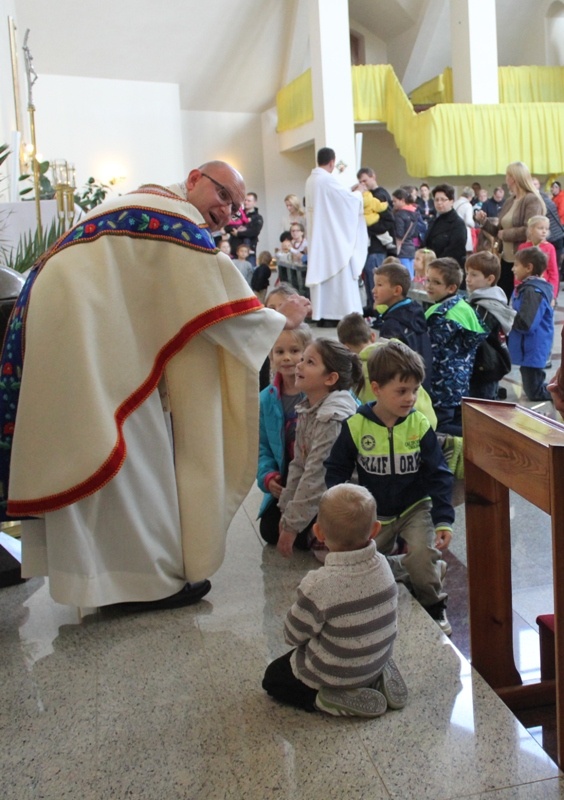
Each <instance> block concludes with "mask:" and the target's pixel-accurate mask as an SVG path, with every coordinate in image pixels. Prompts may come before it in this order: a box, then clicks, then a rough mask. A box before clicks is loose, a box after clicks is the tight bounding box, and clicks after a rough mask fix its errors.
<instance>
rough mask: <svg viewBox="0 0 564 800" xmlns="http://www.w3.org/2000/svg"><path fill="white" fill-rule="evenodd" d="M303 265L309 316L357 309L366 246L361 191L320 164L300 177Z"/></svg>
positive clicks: (325, 316)
mask: <svg viewBox="0 0 564 800" xmlns="http://www.w3.org/2000/svg"><path fill="white" fill-rule="evenodd" d="M305 191H306V213H307V229H308V265H307V278H306V284H307V286H308V287H309V290H310V295H311V302H312V306H313V319H314V320H319V319H341V318H342V317H344V316H345V315H346V314H350V313H351V312H353V311H358V312H360V313H362V301H361V298H360V290H359V286H358V279H359V277H360V275H361V273H362V269H363V267H364V263H365V261H366V253H367V250H368V233H367V230H366V222H365V219H364V214H363V209H362V196H361V195H360V193H357V192H351V191H350V190H349V189H347V188H346V187H345V186H343V184H342V183H340V182H339V181H338V180H337V178H335V177H333V175H331V174H330V173H329V172H327V170H325V169H323V168H322V167H316V168H315V169H314V170H312V172H311V175H310V176H309V178H308V179H307V182H306V190H305Z"/></svg>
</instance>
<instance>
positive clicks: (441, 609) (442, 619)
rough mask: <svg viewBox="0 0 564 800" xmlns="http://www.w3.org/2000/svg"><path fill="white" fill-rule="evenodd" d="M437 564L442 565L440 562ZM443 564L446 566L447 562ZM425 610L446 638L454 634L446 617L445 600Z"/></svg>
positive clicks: (426, 607)
mask: <svg viewBox="0 0 564 800" xmlns="http://www.w3.org/2000/svg"><path fill="white" fill-rule="evenodd" d="M437 563H438V564H440V561H439V562H437ZM443 563H444V564H445V566H446V562H443ZM440 566H441V571H442V569H443V567H442V564H440ZM424 608H425V611H426V612H427V614H429V616H430V617H431V619H434V620H435V622H436V623H437V625H438V626H439V628H440V629H441V630H442V632H443V633H444V634H446V636H450V635H451V633H452V626H451V624H450V622H449V621H448V617H447V615H446V608H445V603H444V600H439V601H438V602H437V603H433V605H432V606H424Z"/></svg>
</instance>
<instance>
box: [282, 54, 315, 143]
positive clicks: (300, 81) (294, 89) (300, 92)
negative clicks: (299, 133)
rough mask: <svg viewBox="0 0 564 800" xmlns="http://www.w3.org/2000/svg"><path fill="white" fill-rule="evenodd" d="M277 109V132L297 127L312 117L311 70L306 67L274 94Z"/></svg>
mask: <svg viewBox="0 0 564 800" xmlns="http://www.w3.org/2000/svg"><path fill="white" fill-rule="evenodd" d="M276 109H277V111H278V127H277V131H278V133H282V132H283V131H289V130H292V129H293V128H299V126H300V125H305V124H306V122H311V121H312V119H313V93H312V89H311V70H310V69H308V70H306V71H305V72H303V73H302V74H301V75H299V76H298V77H297V78H296V79H295V80H293V81H292V82H291V83H288V84H287V85H286V86H284V87H283V88H282V89H280V91H279V92H278V94H277V95H276Z"/></svg>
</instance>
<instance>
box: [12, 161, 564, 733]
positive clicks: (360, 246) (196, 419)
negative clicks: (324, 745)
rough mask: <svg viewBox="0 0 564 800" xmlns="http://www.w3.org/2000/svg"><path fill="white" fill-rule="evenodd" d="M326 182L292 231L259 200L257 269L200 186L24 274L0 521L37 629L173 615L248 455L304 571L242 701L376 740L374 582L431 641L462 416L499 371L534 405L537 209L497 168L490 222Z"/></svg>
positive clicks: (555, 276) (516, 179)
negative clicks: (46, 604) (347, 723)
mask: <svg viewBox="0 0 564 800" xmlns="http://www.w3.org/2000/svg"><path fill="white" fill-rule="evenodd" d="M335 163H336V157H335V153H334V151H333V150H331V148H322V150H320V151H319V153H318V156H317V167H316V168H314V170H313V171H312V174H311V176H310V178H309V179H308V182H307V185H306V191H305V207H303V206H302V204H301V203H300V201H299V200H298V197H297V196H296V195H288V196H287V197H286V198H285V201H284V202H285V205H286V209H287V212H288V215H287V216H285V217H284V220H283V227H284V230H283V231H282V233H281V235H280V237H279V239H280V242H279V250H278V251H276V252H275V255H274V256H273V254H272V252H271V251H270V250H262V251H261V250H259V248H258V244H259V238H260V234H261V231H262V227H263V218H262V216H261V215H260V213H259V210H258V206H257V203H258V198H257V195H256V194H255V193H254V192H245V186H244V182H243V179H242V177H241V176H240V175H239V173H237V172H236V170H234V169H233V168H231V167H230V166H229V165H227V164H225V163H224V162H219V161H213V162H209V163H207V164H204V165H202V166H201V167H199V168H197V169H194V170H192V171H191V172H190V174H189V175H188V178H187V179H186V181H185V182H183V183H181V184H178V185H175V186H173V187H158V186H152V185H150V186H147V187H142V188H141V189H140V190H139V192H138V193H137V194H132V195H128V196H126V197H125V198H119V199H118V200H114V201H112V202H111V203H109V204H106V206H104V207H103V208H102V210H101V212H100V211H99V212H98V213H97V214H96V216H95V217H91V218H87V220H86V222H81V223H79V227H78V228H75V229H74V230H73V231H71V232H70V233H69V235H68V237H66V238H65V239H63V240H61V241H60V242H59V243H58V244H57V246H56V248H55V249H54V250H53V251H52V252H51V253H50V254H49V256H48V257H47V258H46V259H45V260H43V261H41V262H40V263H39V264H38V265H36V267H35V268H34V269H33V270H32V272H31V274H30V277H29V278H28V282H27V283H26V286H25V287H24V290H22V294H21V295H20V298H19V299H18V303H17V304H16V308H15V310H14V313H13V315H12V318H11V321H10V324H9V329H8V333H7V337H6V340H5V343H4V350H3V354H2V367H1V369H2V374H3V376H4V378H5V380H4V397H3V401H2V403H3V406H2V412H3V414H4V420H5V424H4V428H3V435H2V438H1V440H0V444H1V445H2V448H1V450H0V452H1V453H2V463H0V471H2V473H3V474H2V478H1V480H0V487H1V489H2V496H1V497H0V502H1V507H2V508H3V509H4V512H5V513H6V512H7V514H8V515H9V516H10V518H13V517H18V516H21V517H23V518H26V520H27V518H28V517H34V519H31V520H28V521H26V522H24V531H23V553H24V565H23V566H24V571H25V574H27V575H48V576H49V577H50V579H51V581H50V590H51V594H52V596H53V598H54V599H55V600H57V601H58V602H62V603H71V604H75V605H78V606H91V605H95V606H108V605H110V606H113V607H114V608H118V610H122V611H132V610H134V611H142V610H153V609H162V608H171V607H177V606H182V605H189V604H191V603H195V602H198V601H199V600H200V599H201V598H202V597H203V596H204V595H205V594H207V592H209V590H210V588H211V584H210V581H209V580H208V577H209V575H211V574H212V573H213V572H214V571H215V570H216V569H217V568H218V566H219V565H220V564H221V561H222V558H223V553H224V546H225V541H224V539H225V533H226V529H227V526H228V524H229V521H230V519H231V517H232V515H233V513H234V512H235V510H236V508H237V506H238V504H239V503H240V502H241V500H242V498H243V497H244V495H245V493H246V492H247V491H248V489H249V483H248V481H249V476H250V475H251V473H254V472H255V465H256V463H257V462H256V456H257V450H258V467H257V468H256V480H257V484H258V486H259V488H260V489H261V491H262V492H263V501H262V504H261V507H260V510H259V520H260V521H259V530H260V534H261V536H262V538H263V539H264V541H265V542H266V543H267V545H270V546H274V547H276V548H277V549H278V551H279V553H280V555H281V556H283V557H286V558H290V557H291V556H292V553H293V550H294V548H298V549H302V550H311V551H312V553H313V554H314V556H315V557H316V559H317V560H318V561H319V562H321V563H322V564H323V566H321V567H319V566H318V568H317V569H315V570H312V572H310V573H309V574H308V575H307V576H306V577H305V578H304V580H303V581H302V584H301V585H300V587H299V589H298V597H297V600H296V602H295V603H294V605H293V606H292V608H291V609H290V611H289V612H288V615H287V619H286V623H285V630H284V633H285V638H286V641H287V642H288V644H289V645H290V646H291V647H292V650H291V651H289V652H288V653H287V654H286V655H285V656H282V657H281V658H279V659H276V660H275V661H273V662H272V663H271V664H270V665H269V666H268V668H267V670H266V673H265V676H264V680H263V687H264V689H265V690H266V691H267V692H268V693H269V694H270V695H272V696H273V697H274V698H276V699H278V700H280V701H282V702H285V703H290V704H292V705H295V706H296V707H298V708H301V709H304V710H306V711H315V710H318V711H322V712H324V713H328V714H332V715H338V716H340V715H345V716H348V715H351V716H365V717H377V716H380V715H381V714H383V713H385V712H386V711H387V710H388V709H400V708H402V707H403V706H405V704H406V702H407V699H408V690H407V687H406V685H405V683H404V681H403V678H402V676H401V672H400V669H399V668H398V666H397V665H396V663H395V661H394V659H393V657H392V656H393V644H394V640H395V637H396V635H397V594H398V590H397V586H396V583H397V582H402V583H404V584H405V585H406V586H407V587H408V589H409V591H411V592H412V594H413V595H414V596H415V598H416V599H417V600H418V601H419V602H420V603H421V605H422V607H423V608H424V609H426V611H427V612H428V614H429V615H430V616H431V618H432V619H434V620H435V621H436V623H437V625H438V626H439V628H440V629H441V630H442V631H443V632H444V633H445V634H447V635H450V634H451V632H452V628H451V625H450V623H449V620H448V618H447V615H446V606H447V600H448V597H447V593H446V591H445V589H444V579H445V575H446V571H447V564H446V561H445V559H444V557H443V556H444V553H445V551H446V550H447V549H448V546H449V543H450V541H451V537H452V525H453V522H454V509H453V505H452V489H453V484H454V480H455V478H457V477H461V465H462V461H461V451H462V439H461V437H462V412H461V403H462V398H463V397H464V396H472V397H480V398H486V399H496V398H497V397H499V381H500V379H501V378H502V377H503V376H504V375H506V374H507V373H508V372H509V370H510V369H511V367H512V365H518V366H519V367H520V370H521V376H522V382H523V389H524V392H525V394H526V395H527V397H528V398H529V399H530V400H539V401H545V400H551V399H552V397H555V398H556V399H555V402H556V403H557V407H560V406H561V396H562V397H564V389H561V388H559V387H560V375H559V376H558V380H557V383H556V384H555V386H551V387H547V385H546V374H545V366H546V363H547V361H548V359H549V356H550V352H551V347H552V339H553V333H554V319H553V317H554V306H555V297H556V295H557V293H558V290H559V283H560V272H559V262H558V258H559V253H561V252H562V241H561V240H562V238H563V237H562V231H563V228H562V224H561V217H560V211H561V210H562V212H563V213H564V195H563V194H562V192H561V189H560V185H559V184H557V183H556V182H555V183H554V184H553V186H552V189H551V193H552V199H551V198H549V197H548V196H546V195H544V194H543V193H541V192H540V191H539V188H538V186H536V185H535V183H534V181H533V179H532V177H531V176H530V174H529V171H528V169H527V168H526V167H525V165H523V164H521V163H519V162H516V163H514V164H510V165H509V166H508V168H507V175H506V182H507V187H508V190H509V197H508V199H507V200H506V201H505V202H503V203H502V200H503V193H504V190H503V189H502V188H501V187H496V188H495V190H494V192H493V195H492V197H491V198H488V197H487V192H484V191H483V190H482V189H481V187H479V186H476V185H474V186H473V187H472V188H468V189H467V190H466V189H465V190H464V191H463V192H462V193H461V196H460V198H458V200H456V199H455V192H454V188H453V187H452V186H450V185H449V184H447V183H439V184H437V185H436V186H434V187H433V188H432V189H431V188H430V187H429V185H428V184H426V183H423V184H422V185H421V186H420V188H419V191H417V190H416V189H415V188H414V187H411V186H402V187H399V188H398V189H396V190H394V191H393V192H392V193H391V195H390V194H389V193H388V192H387V191H386V190H385V189H383V188H382V187H380V186H378V183H377V179H376V174H375V172H374V170H372V169H371V168H369V167H364V168H362V169H360V170H359V172H358V174H357V180H358V183H357V184H356V185H355V186H354V187H353V188H352V191H351V190H350V189H348V188H346V187H344V186H343V184H342V183H341V182H340V181H339V180H337V179H336V178H335V176H334V175H333V174H332V173H333V171H334V169H335ZM559 198H561V199H559ZM459 201H460V202H459ZM553 209H555V211H554V219H553V216H551V212H552V211H553ZM143 215H145V217H147V215H148V219H149V222H148V223H147V221H146V219H144V217H143ZM556 219H558V220H560V227H559V228H558V229H557V228H556V226H555V225H553V223H555V221H556ZM89 220H90V221H89ZM329 222H330V223H331V224H330V225H329V224H328V223H329ZM126 225H127V226H128V227H127V229H125V228H124V226H126ZM120 226H121V227H120ZM135 226H137V227H136V228H135ZM133 228H135V230H133ZM476 232H477V233H479V234H480V236H476V235H475V234H476ZM212 233H213V234H214V237H212V235H211V234H212ZM114 234H117V235H114ZM134 234H135V235H134ZM557 234H559V239H560V243H559V246H558V236H557ZM555 236H556V239H555V238H554V237H555ZM551 239H552V240H553V242H554V243H552V242H551ZM147 240H150V245H151V246H147ZM70 245H73V246H72V248H71V250H72V252H70V251H69V246H70ZM69 253H70V254H69ZM157 256H158V258H159V276H160V277H159V281H160V283H159V285H158V286H155V283H154V280H153V275H154V272H153V270H152V266H153V260H154V259H155V258H156V257H157ZM69 259H70V260H71V261H72V264H78V266H75V267H74V268H73V269H68V267H69V263H70V262H69ZM282 263H285V264H288V265H293V266H294V267H297V268H300V269H307V281H306V283H307V284H308V287H309V290H310V292H311V302H310V300H309V299H308V298H304V297H300V296H299V295H298V293H297V292H296V289H295V288H293V287H291V286H288V285H287V284H285V283H280V284H278V285H276V283H275V277H276V272H275V269H274V267H275V266H276V264H278V265H280V264H282ZM361 274H362V276H363V279H364V285H365V287H366V295H367V301H368V302H367V303H366V304H365V306H364V307H363V304H362V303H361V301H360V291H359V278H360V276H361ZM62 286H63V287H64V292H61V287H62ZM110 286H111V287H112V290H111V291H112V294H110V288H109V287H110ZM464 287H465V288H464ZM116 289H119V291H116ZM414 289H415V290H417V291H418V292H419V295H418V298H420V297H421V293H422V292H423V293H424V303H420V302H419V301H418V299H415V298H414V297H413V296H411V295H412V294H413V290H414ZM102 295H103V296H104V301H103V302H102V303H101V302H100V297H101V296H102ZM69 299H70V300H71V304H70V305H71V306H72V309H69V302H68V301H69ZM63 303H64V304H65V308H64V309H63V308H62V304H63ZM57 304H58V305H57ZM54 306H55V307H56V308H55V310H57V309H59V307H60V310H59V313H55V314H53V307H54ZM343 309H344V313H343ZM63 312H64V313H63ZM308 317H309V318H310V319H311V318H313V320H314V321H317V322H318V323H320V322H322V321H323V320H327V319H329V320H334V321H336V322H337V323H338V324H337V337H338V341H336V340H333V339H330V338H324V337H316V338H314V337H313V335H312V329H311V327H310V325H308V324H307V323H306V322H305V320H306V318H308ZM124 319H125V320H127V321H128V323H127V325H125V324H124V322H123V320H124ZM61 320H65V323H64V324H62V323H61ZM22 328H23V330H22ZM24 333H25V337H26V347H25V354H24V351H23V347H22V336H23V334H24ZM140 341H141V342H142V343H143V347H142V348H140V347H139V342H140ZM85 354H86V356H87V357H85ZM267 354H268V356H267ZM24 355H25V358H24ZM265 356H267V360H266V361H265ZM261 365H262V369H261ZM259 370H260V371H261V375H262V383H263V387H264V388H262V391H260V396H258V391H257V386H256V375H257V373H258V372H259ZM22 374H23V379H22V380H20V378H21V377H22ZM46 387H47V389H46ZM49 387H51V388H49ZM38 393H40V394H41V397H42V403H41V408H40V409H38V406H37V403H36V401H35V400H36V397H37V395H38ZM257 404H258V405H257ZM562 406H563V407H564V401H562ZM38 415H43V416H42V419H47V418H48V419H49V420H50V422H49V425H46V424H39V422H38V419H39V416H38ZM85 418H87V419H88V420H89V425H88V426H85V425H84V424H83V421H84V419H85ZM211 420H213V425H210V421H211ZM257 437H258V441H257ZM77 454H78V455H77ZM47 465H48V468H47ZM69 465H70V467H69ZM351 480H352V481H353V483H351ZM210 490H213V491H214V492H215V493H216V494H217V497H216V498H215V500H214V502H209V501H208V502H205V501H203V498H205V497H206V496H208V495H209V492H210ZM35 517H37V518H35ZM351 578H354V580H352V579H351ZM186 581H188V582H186Z"/></svg>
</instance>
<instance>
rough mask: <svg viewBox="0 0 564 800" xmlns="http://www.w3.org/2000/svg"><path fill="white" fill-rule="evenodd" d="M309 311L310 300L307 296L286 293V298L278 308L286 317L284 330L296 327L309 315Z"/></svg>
mask: <svg viewBox="0 0 564 800" xmlns="http://www.w3.org/2000/svg"><path fill="white" fill-rule="evenodd" d="M311 311H312V309H311V303H310V301H309V300H308V299H307V297H302V296H301V295H299V294H291V295H288V298H287V299H286V300H284V302H283V303H282V305H281V306H280V308H279V309H278V313H279V314H283V315H284V316H285V317H286V324H285V325H284V329H285V330H292V328H297V327H298V325H300V324H301V323H302V322H303V321H304V320H305V319H306V317H311Z"/></svg>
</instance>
